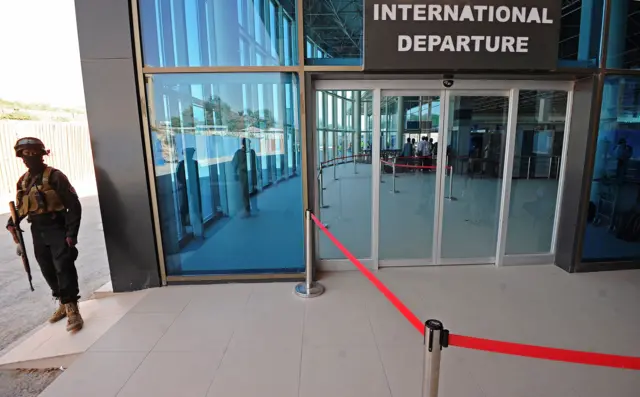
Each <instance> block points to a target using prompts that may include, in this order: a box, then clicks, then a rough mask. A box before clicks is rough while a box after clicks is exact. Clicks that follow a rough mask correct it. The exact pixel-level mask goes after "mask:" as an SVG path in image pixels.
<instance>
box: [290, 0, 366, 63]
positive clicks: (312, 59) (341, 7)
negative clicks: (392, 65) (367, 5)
mask: <svg viewBox="0 0 640 397" xmlns="http://www.w3.org/2000/svg"><path fill="white" fill-rule="evenodd" d="M363 6H364V0H361V1H348V2H339V4H338V3H336V2H332V1H318V0H304V6H303V7H304V34H305V36H306V37H308V38H309V39H310V40H311V41H312V42H313V43H315V44H316V50H315V51H314V49H313V46H311V47H310V46H309V45H307V52H306V57H305V58H306V60H305V63H306V64H307V65H362V42H363V41H362V40H363V35H362V32H363V30H362V26H363V23H362V22H363V15H364V14H363Z"/></svg>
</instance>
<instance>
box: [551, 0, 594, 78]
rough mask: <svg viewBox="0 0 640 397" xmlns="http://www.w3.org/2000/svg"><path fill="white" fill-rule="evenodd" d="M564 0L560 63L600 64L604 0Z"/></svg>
mask: <svg viewBox="0 0 640 397" xmlns="http://www.w3.org/2000/svg"><path fill="white" fill-rule="evenodd" d="M557 1H561V2H562V18H561V20H560V42H559V45H558V59H559V62H558V64H559V66H560V67H596V66H597V65H598V52H599V50H600V41H601V40H600V36H601V31H602V18H603V9H604V0H582V1H581V0H557Z"/></svg>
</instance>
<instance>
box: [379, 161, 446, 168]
mask: <svg viewBox="0 0 640 397" xmlns="http://www.w3.org/2000/svg"><path fill="white" fill-rule="evenodd" d="M380 162H381V163H382V164H384V165H388V166H389V167H396V168H414V169H430V170H435V169H436V168H438V167H437V166H435V165H410V164H398V163H395V165H394V164H393V163H390V162H388V161H384V160H380ZM445 168H446V169H447V170H451V168H452V167H451V166H450V165H448V166H446V167H445Z"/></svg>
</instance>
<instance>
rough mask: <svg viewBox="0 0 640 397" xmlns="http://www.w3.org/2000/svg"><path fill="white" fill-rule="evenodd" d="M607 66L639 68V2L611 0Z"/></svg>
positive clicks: (612, 67) (613, 67)
mask: <svg viewBox="0 0 640 397" xmlns="http://www.w3.org/2000/svg"><path fill="white" fill-rule="evenodd" d="M606 65H607V68H611V69H639V68H640V3H638V2H637V1H634V0H611V14H610V16H609V36H608V38H607V62H606Z"/></svg>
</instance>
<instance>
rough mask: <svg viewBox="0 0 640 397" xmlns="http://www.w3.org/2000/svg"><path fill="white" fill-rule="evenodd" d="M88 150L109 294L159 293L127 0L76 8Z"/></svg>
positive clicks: (90, 1) (79, 0)
mask: <svg viewBox="0 0 640 397" xmlns="http://www.w3.org/2000/svg"><path fill="white" fill-rule="evenodd" d="M75 4H76V18H77V25H78V40H79V44H80V59H81V63H82V76H83V80H84V91H85V99H86V105H87V115H88V121H89V129H90V133H91V146H92V149H93V158H94V164H95V171H96V181H97V186H98V194H99V198H100V210H101V213H102V220H103V227H104V236H105V242H106V247H107V255H108V258H109V268H110V270H111V280H112V281H113V289H114V291H116V292H119V291H131V290H138V289H143V288H149V287H156V286H159V285H160V277H159V268H158V256H157V252H156V246H155V239H154V230H153V218H152V212H151V202H150V194H149V184H148V182H147V173H146V166H145V157H144V146H143V137H142V128H141V118H140V110H139V109H140V107H139V99H138V94H137V81H136V71H135V62H134V54H133V52H134V51H133V44H132V28H131V16H130V5H129V2H128V1H127V0H111V1H101V0H76V2H75Z"/></svg>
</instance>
